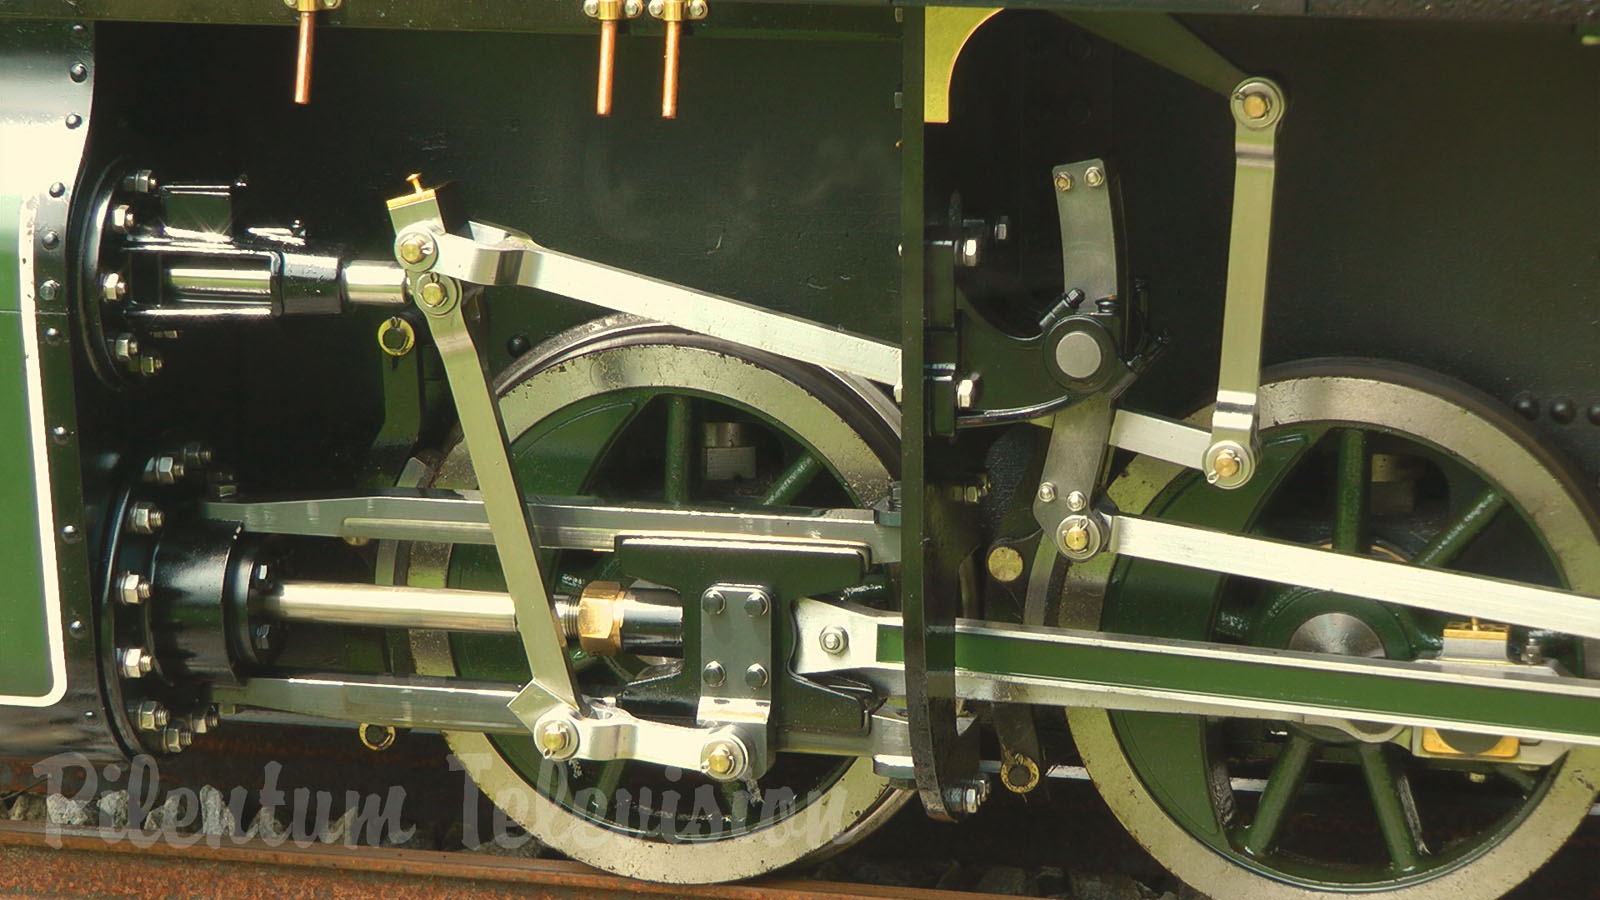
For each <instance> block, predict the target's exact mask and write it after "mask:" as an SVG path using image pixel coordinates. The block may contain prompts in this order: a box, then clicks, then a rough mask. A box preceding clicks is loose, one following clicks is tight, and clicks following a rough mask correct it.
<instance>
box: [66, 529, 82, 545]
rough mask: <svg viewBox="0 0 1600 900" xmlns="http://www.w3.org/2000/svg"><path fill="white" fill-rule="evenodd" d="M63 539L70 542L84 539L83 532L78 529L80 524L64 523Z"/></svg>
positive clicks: (74, 542) (73, 542)
mask: <svg viewBox="0 0 1600 900" xmlns="http://www.w3.org/2000/svg"><path fill="white" fill-rule="evenodd" d="M61 539H62V540H63V541H66V542H67V543H69V544H76V543H77V542H79V541H81V540H83V533H82V532H80V531H78V526H76V525H63V526H61Z"/></svg>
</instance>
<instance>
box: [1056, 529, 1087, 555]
mask: <svg viewBox="0 0 1600 900" xmlns="http://www.w3.org/2000/svg"><path fill="white" fill-rule="evenodd" d="M1061 543H1063V544H1065V545H1066V547H1067V549H1068V550H1071V551H1072V552H1073V553H1082V552H1083V551H1084V550H1087V549H1089V529H1088V527H1087V526H1086V525H1085V524H1084V523H1083V522H1073V523H1072V524H1071V525H1068V526H1067V529H1066V530H1065V531H1063V532H1061Z"/></svg>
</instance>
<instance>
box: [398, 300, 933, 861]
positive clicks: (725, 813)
mask: <svg viewBox="0 0 1600 900" xmlns="http://www.w3.org/2000/svg"><path fill="white" fill-rule="evenodd" d="M494 387H495V390H496V393H497V395H498V397H499V400H500V404H501V411H502V415H503V416H504V419H505V423H506V432H507V435H508V437H510V439H511V444H512V455H513V462H514V464H515V465H516V466H518V468H519V472H518V477H519V480H520V483H521V486H522V488H523V490H525V491H527V492H528V493H530V494H561V495H588V496H593V497H596V498H599V499H600V500H602V501H604V502H607V503H613V504H617V503H623V504H625V503H628V502H636V503H637V502H644V503H653V504H658V505H659V504H663V503H664V504H667V505H672V506H681V507H685V508H690V507H694V506H697V505H698V506H700V507H703V508H711V509H723V510H726V509H730V508H738V509H747V510H749V509H758V508H761V507H782V506H791V507H792V506H814V507H850V506H870V505H872V504H874V503H877V502H879V501H880V500H882V499H883V498H884V497H885V496H887V494H888V491H889V485H890V482H891V479H892V475H891V472H892V470H893V468H894V467H895V465H896V462H895V461H896V459H897V458H898V424H899V416H898V412H897V410H895V409H894V408H893V406H892V405H891V404H889V403H887V401H886V398H884V396H883V395H882V394H881V392H879V391H877V390H876V389H875V388H873V387H872V386H870V385H867V384H865V383H862V382H858V381H855V380H853V379H851V378H848V377H846V376H841V375H838V374H835V373H832V372H828V371H825V370H822V369H818V368H815V367H811V366H805V365H801V364H797V363H794V362H791V361H787V360H782V359H778V358H775V357H771V356H768V355H765V354H761V353H759V352H757V351H752V350H749V349H747V348H742V347H739V346H737V345H733V344H729V343H727V342H724V341H718V340H715V339H712V338H707V337H704V336H700V335H693V334H688V333H685V332H681V331H677V330H675V329H671V328H667V327H664V326H660V325H656V324H653V323H648V322H644V321H642V320H638V319H634V318H631V317H626V316H613V317H609V318H606V319H602V320H599V321H597V322H594V323H590V324H587V325H583V326H579V327H578V328H575V329H572V330H570V331H568V332H565V333H563V334H561V335H558V336H556V337H554V338H552V339H551V340H550V341H548V342H546V343H545V344H543V345H541V346H539V347H536V348H535V349H533V350H532V351H530V352H528V353H526V354H525V355H523V356H522V357H521V358H519V359H518V360H517V361H516V362H515V363H514V364H513V366H512V367H511V368H510V369H509V370H508V371H506V372H505V373H503V374H502V375H501V377H500V378H499V379H497V381H496V383H495V385H494ZM428 483H429V484H430V485H431V486H434V487H451V488H470V487H473V486H474V484H475V482H474V480H473V475H472V467H471V463H470V460H469V458H468V455H467V452H466V448H465V446H464V445H463V444H461V443H459V442H458V443H457V444H456V445H455V446H454V447H453V448H451V449H450V450H449V451H448V452H447V454H446V455H445V458H444V459H443V461H442V462H441V463H440V464H439V465H438V466H437V467H436V468H435V470H434V473H433V476H432V478H431V479H429V480H428ZM403 555H404V556H408V557H409V560H408V561H407V562H405V563H404V564H402V567H401V570H400V572H398V573H397V574H398V575H400V576H401V578H402V579H403V580H404V581H406V582H407V583H410V584H413V585H449V586H451V587H462V588H472V589H479V590H503V587H502V585H503V582H502V581H500V578H501V575H500V572H499V567H498V562H497V559H496V556H495V553H494V550H493V549H492V548H490V547H469V546H462V545H456V546H450V545H432V544H416V545H411V546H410V547H408V548H406V553H405V554H403ZM545 561H546V562H545V565H546V571H547V572H548V573H550V581H551V584H550V590H551V593H552V594H555V595H571V594H576V593H577V592H579V591H580V590H582V589H583V587H584V586H585V585H588V584H593V583H608V582H612V581H615V580H617V579H618V577H619V576H620V575H625V574H626V573H622V572H619V571H618V566H617V563H616V561H615V556H614V555H613V554H607V553H594V552H585V551H562V552H559V553H555V552H552V553H547V554H546V556H545ZM892 596H893V595H892V592H891V591H889V590H887V589H886V588H880V589H877V590H874V589H872V588H871V587H869V588H867V589H866V591H865V593H863V594H861V595H860V596H855V597H853V599H855V600H857V601H858V602H876V603H877V604H878V605H882V606H885V607H888V606H890V605H892V603H893V600H892ZM410 647H411V652H412V654H413V656H414V659H415V664H416V668H417V671H418V672H420V673H422V674H435V675H459V676H461V677H466V678H474V679H486V680H497V681H518V682H521V681H526V680H527V678H528V669H527V662H526V658H525V657H524V656H523V650H522V648H521V646H520V644H519V642H518V641H517V640H516V639H515V638H514V637H501V636H489V635H466V634H453V635H445V634H443V633H440V632H426V631H416V632H412V634H411V642H410ZM569 663H570V665H571V667H572V669H573V671H574V672H575V673H576V674H577V681H578V684H579V687H580V690H581V691H582V692H583V693H584V694H585V695H587V696H595V697H605V696H611V695H614V694H616V693H617V692H618V691H619V690H620V689H622V688H623V687H624V686H625V685H627V684H628V683H629V682H630V681H631V680H634V679H636V678H638V677H639V676H640V675H641V673H646V674H647V673H648V671H650V670H651V668H652V667H655V669H656V670H660V669H662V668H666V667H670V666H671V665H673V661H672V660H670V659H666V658H661V657H656V656H654V655H652V654H651V653H650V652H649V649H648V648H644V649H637V650H635V651H634V652H629V651H626V650H625V651H624V652H622V653H620V654H618V655H615V656H609V657H605V656H597V655H591V654H589V653H587V652H585V651H584V650H583V649H582V648H581V647H580V646H579V644H578V643H577V642H572V643H571V645H570V646H569ZM734 677H737V673H735V675H734ZM447 739H448V741H449V744H450V747H451V749H452V750H453V752H454V753H455V754H456V756H457V757H458V758H459V759H460V760H461V761H462V763H463V764H464V766H465V768H466V770H467V774H468V775H469V776H470V777H471V778H472V779H473V780H474V781H475V782H476V783H477V785H478V786H479V787H480V788H481V789H482V790H483V791H484V793H485V794H486V795H487V796H488V797H489V799H490V800H492V801H493V802H494V803H495V804H496V805H497V806H498V807H499V808H500V809H501V810H503V811H505V812H506V814H507V815H509V816H511V817H512V818H514V819H515V820H516V821H517V822H519V823H520V824H521V825H522V826H524V827H525V828H526V829H527V830H528V832H530V833H531V834H533V835H534V836H535V837H536V838H537V839H538V840H539V841H540V842H542V843H544V844H546V845H548V846H551V847H554V848H555V849H557V850H560V851H561V852H563V853H565V854H567V855H568V856H571V857H573V858H576V859H579V860H582V861H586V862H590V863H593V864H595V865H598V866H602V867H604V868H606V869H608V870H610V871H614V872H619V873H621V874H627V875H631V876H634V877H638V878H645V879H650V880H655V881H667V882H712V881H729V880H734V879H738V878H744V877H749V876H752V875H755V874H759V873H762V872H766V871H770V870H771V869H774V868H777V867H779V866H782V865H785V864H788V863H791V862H794V861H795V860H797V859H800V858H803V857H807V856H811V855H814V854H820V853H823V852H828V851H830V850H834V849H838V848H842V847H844V846H846V845H848V844H849V843H850V842H852V841H853V840H855V839H857V838H859V837H861V836H863V835H865V834H866V833H867V832H869V831H870V830H871V829H872V827H874V826H875V825H876V824H878V823H880V822H882V821H883V820H885V819H887V818H888V816H889V815H891V814H892V813H893V812H894V811H895V810H896V809H898V808H899V807H900V806H901V805H902V804H903V803H904V801H905V799H906V797H908V796H909V795H908V794H907V793H905V792H903V791H899V790H896V789H894V788H891V787H890V785H889V782H888V780H887V779H886V778H884V777H881V776H879V775H876V774H874V772H873V770H872V761H871V759H870V758H853V757H852V758H841V757H835V756H827V755H802V754H797V753H780V755H779V756H778V760H777V762H776V764H775V765H773V767H772V768H771V769H770V770H768V771H767V772H766V773H765V774H763V775H762V776H761V777H760V779H759V780H747V781H742V782H717V781H714V780H712V779H710V778H709V777H707V776H705V775H703V774H702V773H700V772H695V771H688V770H680V769H676V768H672V767H664V766H659V765H654V764H651V763H646V762H638V761H622V760H618V761H608V762H593V761H569V762H555V761H550V760H546V759H544V758H542V757H541V755H540V753H539V752H538V749H537V748H536V746H535V744H534V741H533V739H532V738H531V737H515V736H502V735H484V734H477V733H451V734H447Z"/></svg>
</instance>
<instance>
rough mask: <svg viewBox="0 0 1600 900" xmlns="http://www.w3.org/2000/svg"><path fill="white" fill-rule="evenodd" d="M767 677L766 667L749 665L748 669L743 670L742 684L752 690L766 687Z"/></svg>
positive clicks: (754, 664)
mask: <svg viewBox="0 0 1600 900" xmlns="http://www.w3.org/2000/svg"><path fill="white" fill-rule="evenodd" d="M769 677H770V676H768V675H767V667H766V666H763V665H762V664H760V663H751V664H750V668H748V669H745V670H744V683H745V684H747V685H749V686H751V687H753V688H759V687H766V686H767V681H768V679H769Z"/></svg>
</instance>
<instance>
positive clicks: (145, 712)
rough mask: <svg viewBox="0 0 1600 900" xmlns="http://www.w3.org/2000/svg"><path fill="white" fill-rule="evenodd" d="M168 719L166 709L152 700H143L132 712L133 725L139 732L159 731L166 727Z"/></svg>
mask: <svg viewBox="0 0 1600 900" xmlns="http://www.w3.org/2000/svg"><path fill="white" fill-rule="evenodd" d="M169 719H170V716H169V714H168V712H167V708H166V707H165V706H162V705H161V704H160V703H157V702H156V701H154V700H145V701H143V702H142V703H140V704H139V706H138V708H137V709H135V710H134V720H135V724H137V725H138V726H139V730H140V731H160V730H161V729H163V728H165V727H167V722H168V721H169Z"/></svg>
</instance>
